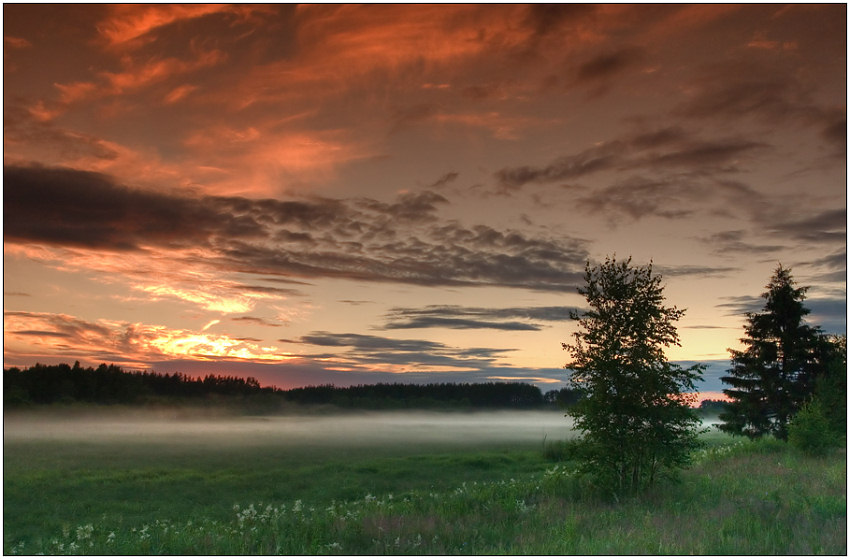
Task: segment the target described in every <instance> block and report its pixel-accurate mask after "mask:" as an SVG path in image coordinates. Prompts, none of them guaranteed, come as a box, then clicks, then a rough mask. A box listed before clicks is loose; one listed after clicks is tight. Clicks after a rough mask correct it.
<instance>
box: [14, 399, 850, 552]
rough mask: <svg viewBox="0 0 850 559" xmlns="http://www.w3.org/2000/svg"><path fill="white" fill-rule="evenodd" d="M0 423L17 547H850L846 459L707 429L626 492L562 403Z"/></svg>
mask: <svg viewBox="0 0 850 559" xmlns="http://www.w3.org/2000/svg"><path fill="white" fill-rule="evenodd" d="M4 419H5V429H4V487H3V488H4V492H3V496H4V497H3V498H4V517H3V524H4V541H3V551H4V553H5V554H27V555H30V554H39V553H44V554H63V553H68V554H110V555H112V554H201V555H210V554H344V555H357V554H393V555H399V554H425V555H439V554H527V555H538V554H569V555H576V554H582V555H585V554H712V555H713V554H723V555H727V554H728V555H741V554H744V555H750V554H794V555H807V554H831V555H836V554H837V555H845V554H846V553H847V532H846V516H847V501H846V450H844V449H842V450H839V451H836V452H833V453H831V454H829V455H827V456H825V457H819V458H814V457H808V456H805V455H803V454H801V453H799V452H798V451H796V450H794V449H792V448H790V447H789V446H788V445H787V444H785V443H781V442H777V441H774V440H765V441H758V442H749V441H746V440H743V439H740V438H732V437H730V436H727V435H722V434H719V433H717V432H713V431H712V432H709V433H707V434H706V435H704V436H703V439H704V442H705V446H704V448H703V449H702V450H700V451H698V452H697V455H696V456H695V464H694V465H693V466H692V467H691V468H690V469H688V470H685V471H684V472H682V473H681V475H680V476H679V477H678V478H677V479H675V480H665V481H663V482H662V483H660V484H659V485H658V486H657V487H656V488H655V489H653V490H652V491H650V492H647V493H643V494H641V495H639V496H634V497H629V498H625V499H624V498H621V499H620V500H614V499H612V498H611V497H609V496H607V495H604V494H600V493H598V492H596V491H594V490H593V488H592V487H589V486H588V485H587V484H586V482H585V481H584V480H582V479H579V478H577V477H576V475H575V473H574V464H573V463H572V462H571V461H570V456H569V452H568V450H569V445H568V444H565V443H564V441H567V440H569V439H570V438H571V437H572V436H573V434H572V433H571V432H570V430H569V428H568V422H567V420H566V419H564V418H563V414H562V413H559V412H551V413H549V414H548V415H546V414H543V413H542V412H511V413H505V414H489V415H488V414H464V413H445V414H414V413H406V414H405V413H386V414H380V413H374V414H365V415H354V414H345V415H334V416H328V415H315V416H290V417H286V416H278V417H199V416H191V417H186V416H184V415H182V414H181V413H179V412H175V411H171V412H158V413H152V414H148V415H145V414H142V413H135V414H131V415H127V416H120V415H115V414H105V413H102V412H98V413H95V414H94V415H86V414H80V413H77V412H74V413H70V414H65V415H62V414H60V415H55V416H54V415H49V414H34V413H27V412H21V413H19V414H15V415H10V414H9V413H7V414H6V417H5V418H4ZM559 422H563V427H559Z"/></svg>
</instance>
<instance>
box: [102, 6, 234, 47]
mask: <svg viewBox="0 0 850 559" xmlns="http://www.w3.org/2000/svg"><path fill="white" fill-rule="evenodd" d="M109 8H110V14H109V17H108V18H107V19H105V20H103V21H101V22H100V23H98V24H97V30H98V32H99V33H100V34H101V36H103V37H104V38H105V39H106V40H107V41H108V43H109V44H110V45H111V46H117V45H121V44H124V43H127V42H129V41H133V40H134V39H138V38H140V37H143V36H144V35H147V34H148V33H150V32H151V31H154V30H156V29H158V28H160V27H163V26H165V25H169V24H171V23H175V22H177V21H181V20H189V19H196V18H199V17H203V16H206V15H210V14H214V13H219V12H229V11H232V10H233V7H232V6H228V5H226V4H142V5H140V4H117V5H112V6H110V7H109Z"/></svg>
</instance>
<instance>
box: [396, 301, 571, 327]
mask: <svg viewBox="0 0 850 559" xmlns="http://www.w3.org/2000/svg"><path fill="white" fill-rule="evenodd" d="M571 310H575V309H572V308H571V307H526V308H522V307H514V308H482V307H462V306H457V305H431V306H427V307H424V308H408V307H395V308H392V309H390V311H389V313H387V320H388V322H387V323H386V324H385V325H384V326H383V327H384V328H386V329H406V328H455V329H493V330H516V331H522V330H541V329H542V326H540V325H539V324H535V323H529V322H518V321H508V320H506V319H511V318H521V319H525V320H542V321H565V320H570V311H571Z"/></svg>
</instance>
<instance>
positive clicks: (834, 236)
mask: <svg viewBox="0 0 850 559" xmlns="http://www.w3.org/2000/svg"><path fill="white" fill-rule="evenodd" d="M769 227H770V229H771V230H772V231H773V232H774V233H777V234H781V235H783V236H787V237H790V238H792V239H794V240H796V241H806V242H813V243H842V244H844V243H846V242H847V208H838V209H834V210H826V211H823V212H820V213H818V214H815V215H812V216H810V217H806V218H803V219H796V220H791V221H785V222H780V223H773V224H770V225H769Z"/></svg>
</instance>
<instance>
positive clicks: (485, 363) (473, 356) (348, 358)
mask: <svg viewBox="0 0 850 559" xmlns="http://www.w3.org/2000/svg"><path fill="white" fill-rule="evenodd" d="M278 341H280V342H283V343H290V344H305V345H314V346H318V347H331V348H336V349H335V351H334V352H332V353H317V354H312V355H302V356H303V357H305V358H309V359H316V360H332V361H335V362H341V363H344V364H345V366H347V367H350V366H360V367H370V368H374V367H375V366H379V365H385V366H390V365H391V366H403V367H405V368H408V369H409V370H416V369H417V368H425V367H428V368H433V367H437V368H439V367H446V368H447V369H456V368H470V369H477V368H482V367H489V366H491V365H492V363H493V362H494V361H495V359H496V358H497V357H499V356H501V355H502V354H504V353H509V352H511V351H514V350H513V349H504V348H502V349H495V348H457V347H451V346H448V345H446V344H442V343H439V342H432V341H428V340H416V339H395V338H386V337H382V336H370V335H364V334H352V333H343V334H337V333H331V332H312V333H310V334H308V335H306V336H301V337H300V338H298V339H296V340H288V339H282V340H278ZM340 348H348V349H340Z"/></svg>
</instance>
